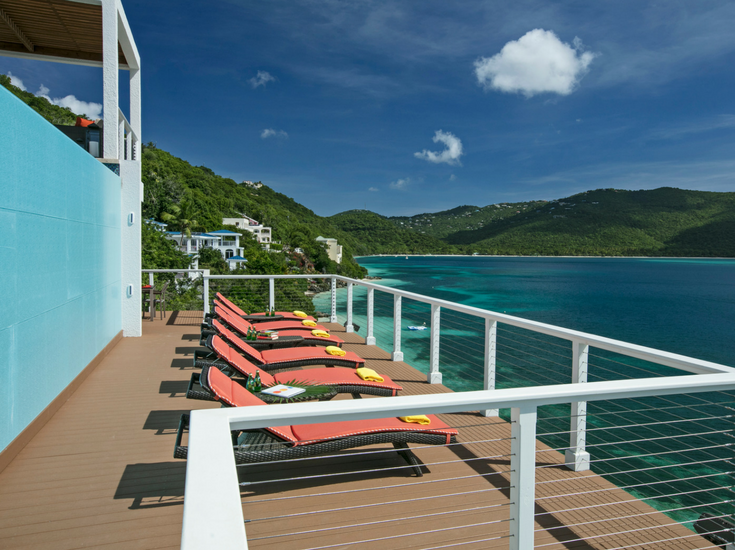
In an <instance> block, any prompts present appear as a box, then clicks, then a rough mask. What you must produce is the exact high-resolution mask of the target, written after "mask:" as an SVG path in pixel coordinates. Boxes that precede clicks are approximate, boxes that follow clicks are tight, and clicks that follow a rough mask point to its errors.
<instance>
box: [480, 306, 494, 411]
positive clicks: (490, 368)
mask: <svg viewBox="0 0 735 550" xmlns="http://www.w3.org/2000/svg"><path fill="white" fill-rule="evenodd" d="M497 341H498V322H497V321H493V320H492V319H485V380H484V386H483V389H486V390H494V389H495V361H496V359H495V349H496V346H497ZM498 413H499V411H498V409H487V410H485V411H480V414H482V416H498Z"/></svg>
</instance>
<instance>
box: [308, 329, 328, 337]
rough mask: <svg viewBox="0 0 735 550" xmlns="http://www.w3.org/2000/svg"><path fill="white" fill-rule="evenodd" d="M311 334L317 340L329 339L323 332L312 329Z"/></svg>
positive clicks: (326, 333)
mask: <svg viewBox="0 0 735 550" xmlns="http://www.w3.org/2000/svg"><path fill="white" fill-rule="evenodd" d="M311 333H312V334H313V335H314V336H318V337H319V338H329V333H328V332H327V331H325V330H320V329H314V330H312V331H311Z"/></svg>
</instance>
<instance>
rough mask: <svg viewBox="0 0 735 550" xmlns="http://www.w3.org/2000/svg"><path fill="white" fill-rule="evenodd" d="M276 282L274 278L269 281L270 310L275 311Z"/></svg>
mask: <svg viewBox="0 0 735 550" xmlns="http://www.w3.org/2000/svg"><path fill="white" fill-rule="evenodd" d="M275 285H276V281H275V279H273V278H272V277H271V278H270V279H268V308H269V309H271V310H275V307H276V287H275Z"/></svg>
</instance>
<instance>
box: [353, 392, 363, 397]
mask: <svg viewBox="0 0 735 550" xmlns="http://www.w3.org/2000/svg"><path fill="white" fill-rule="evenodd" d="M352 399H362V395H360V394H359V393H355V392H353V393H352Z"/></svg>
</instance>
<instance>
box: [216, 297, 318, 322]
mask: <svg viewBox="0 0 735 550" xmlns="http://www.w3.org/2000/svg"><path fill="white" fill-rule="evenodd" d="M215 296H216V297H217V299H218V300H219V301H220V303H222V304H224V306H225V307H227V308H228V309H230V311H232V312H233V313H234V314H235V315H237V316H238V317H242V318H243V319H247V320H248V321H252V322H256V323H259V322H261V318H262V321H265V322H267V321H268V320H271V321H273V320H274V319H273V317H276V318H279V317H280V319H279V320H288V321H303V320H304V319H306V320H309V321H316V319H315V318H314V317H312V316H311V315H296V313H295V312H293V311H274V312H273V316H266V312H265V311H264V312H261V313H245V312H244V311H243V310H242V309H241V308H239V307H238V306H237V305H235V303H234V302H233V301H232V300H229V299H227V298H225V296H224V295H223V294H222V293H221V292H218V293H217V294H215Z"/></svg>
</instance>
